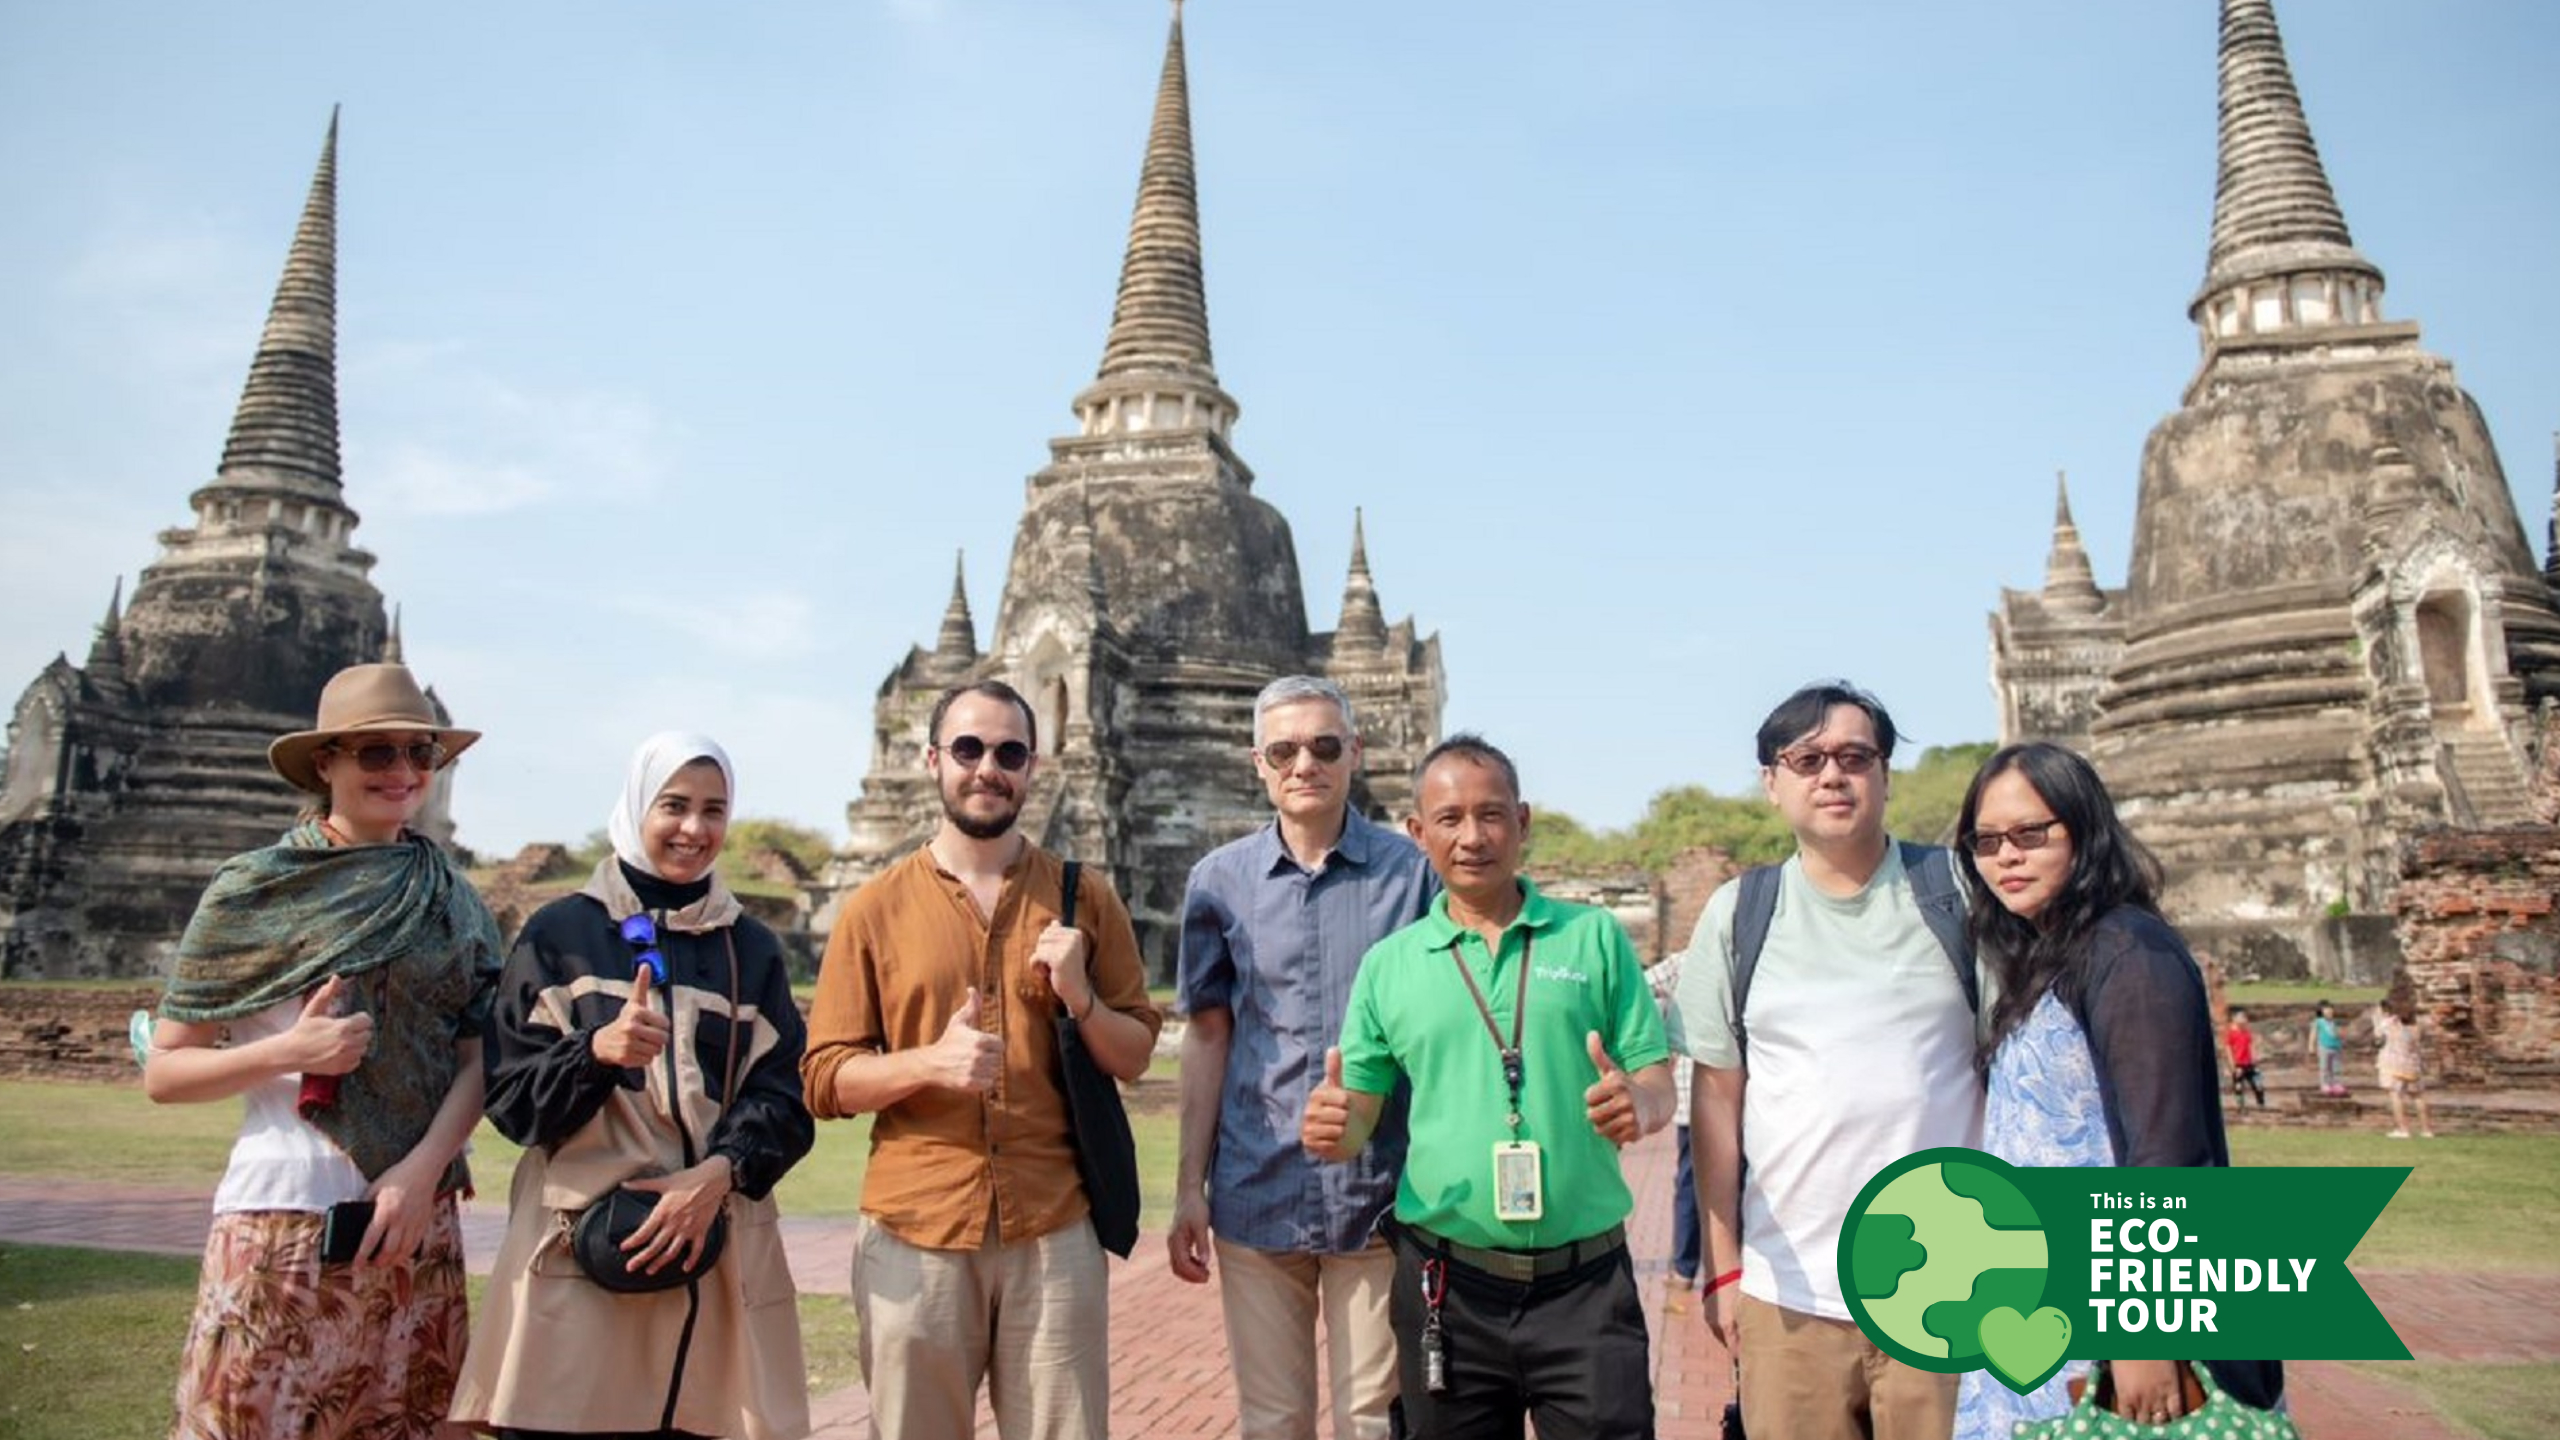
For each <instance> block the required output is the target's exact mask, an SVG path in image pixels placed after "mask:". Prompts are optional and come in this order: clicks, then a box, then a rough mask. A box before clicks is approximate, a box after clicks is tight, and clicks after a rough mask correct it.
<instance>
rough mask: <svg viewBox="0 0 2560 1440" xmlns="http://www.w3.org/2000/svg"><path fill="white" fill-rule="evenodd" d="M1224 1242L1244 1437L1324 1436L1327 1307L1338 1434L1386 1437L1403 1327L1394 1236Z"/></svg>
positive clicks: (1223, 1284) (1222, 1289)
mask: <svg viewBox="0 0 2560 1440" xmlns="http://www.w3.org/2000/svg"><path fill="white" fill-rule="evenodd" d="M1217 1246H1218V1271H1219V1275H1218V1302H1219V1305H1220V1306H1221V1308H1223V1309H1224V1310H1225V1312H1226V1318H1227V1355H1228V1357H1229V1359H1230V1362H1231V1363H1232V1365H1233V1367H1234V1369H1235V1376H1236V1408H1237V1410H1238V1412H1239V1414H1240V1417H1241V1419H1242V1420H1243V1428H1242V1430H1241V1431H1240V1432H1239V1433H1240V1436H1241V1440H1316V1317H1317V1315H1318V1314H1319V1313H1321V1314H1322V1315H1323V1317H1324V1352H1325V1370H1326V1374H1327V1376H1328V1378H1329V1379H1330V1380H1331V1382H1332V1386H1333V1435H1334V1440H1386V1436H1387V1407H1388V1406H1390V1405H1392V1404H1393V1403H1394V1402H1395V1398H1396V1336H1395V1331H1394V1330H1393V1329H1391V1328H1389V1326H1388V1324H1387V1296H1388V1294H1389V1292H1390V1290H1391V1287H1392V1286H1393V1285H1394V1283H1395V1278H1396V1257H1395V1252H1394V1251H1392V1250H1390V1249H1388V1248H1387V1242H1385V1241H1384V1240H1379V1241H1376V1242H1374V1243H1372V1244H1371V1245H1370V1246H1369V1248H1368V1249H1366V1250H1363V1251H1360V1252H1359V1253H1357V1254H1352V1255H1313V1254H1308V1253H1305V1252H1302V1251H1286V1250H1256V1249H1254V1248H1253V1247H1251V1246H1249V1245H1236V1244H1231V1243H1229V1242H1227V1241H1225V1240H1220V1241H1218V1242H1217Z"/></svg>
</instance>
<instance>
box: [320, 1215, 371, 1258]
mask: <svg viewBox="0 0 2560 1440" xmlns="http://www.w3.org/2000/svg"><path fill="white" fill-rule="evenodd" d="M372 1224H373V1202H372V1201H370V1200H341V1201H339V1202H338V1203H337V1204H335V1205H332V1206H330V1207H329V1213H328V1217H327V1218H326V1219H324V1220H322V1221H321V1222H320V1263H321V1264H323V1265H345V1264H348V1263H350V1262H352V1261H353V1260H354V1259H355V1258H356V1247H358V1246H360V1245H362V1244H363V1243H364V1232H365V1230H366V1228H367V1227H368V1226H370V1225H372Z"/></svg>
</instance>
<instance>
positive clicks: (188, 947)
mask: <svg viewBox="0 0 2560 1440" xmlns="http://www.w3.org/2000/svg"><path fill="white" fill-rule="evenodd" d="M479 738H480V736H479V732H477V731H473V730H457V729H455V728H453V727H452V726H450V725H448V724H446V723H444V722H443V721H442V720H441V719H439V718H438V717H437V715H436V712H435V709H434V706H433V705H432V704H431V703H430V702H429V701H428V699H427V697H426V695H425V693H424V692H422V691H421V690H420V689H419V688H418V684H417V681H416V680H415V679H413V678H411V676H410V674H409V672H408V671H407V670H406V669H404V668H402V667H400V666H398V665H358V666H354V667H352V668H350V669H346V670H342V671H340V672H338V674H337V675H335V676H333V677H332V678H331V679H330V681H329V683H328V685H327V686H326V687H325V688H324V689H322V691H321V692H320V711H319V717H318V720H317V723H315V724H314V725H313V727H312V728H311V729H309V730H302V731H296V732H295V733H293V734H290V735H285V736H282V737H280V738H278V739H277V740H276V741H275V742H274V743H273V744H272V745H270V746H269V747H268V748H267V759H268V761H269V763H270V764H272V765H273V766H274V767H275V770H276V773H277V774H279V775H281V776H283V777H284V778H285V780H286V781H288V782H289V783H291V784H292V785H293V786H294V787H295V788H296V789H299V790H301V791H304V792H305V793H307V794H309V795H311V796H312V797H314V798H313V802H312V804H311V805H310V806H309V807H308V808H307V809H306V810H305V811H304V812H303V816H302V819H301V821H300V823H298V824H296V825H295V826H294V828H293V829H292V830H290V831H288V832H286V834H285V835H284V837H283V838H282V839H280V840H278V841H277V842H276V843H275V844H273V845H269V846H267V847H266V848H264V849H261V850H253V851H250V852H249V853H247V854H245V855H237V856H234V857H232V858H231V859H229V860H227V861H225V862H223V865H222V868H221V869H219V870H218V871H216V872H215V873H214V877H213V881H212V883H211V884H210V885H208V886H207V887H206V888H205V892H204V898H203V899H202V900H200V901H199V902H198V903H197V906H196V911H195V914H194V916H193V918H191V919H190V920H189V921H188V922H187V929H186V933H185V935H184V936H183V937H181V938H180V940H179V941H178V954H177V959H176V963H175V965H174V967H173V969H172V972H171V975H170V979H169V988H168V992H167V994H166V996H165V997H164V998H163V1000H162V1002H161V1006H160V1012H159V1016H158V1018H157V1020H156V1021H155V1022H154V1023H153V1024H152V1026H151V1031H150V1040H149V1043H148V1045H147V1047H146V1048H145V1051H144V1054H143V1072H142V1075H143V1089H144V1090H145V1092H147V1093H148V1094H149V1095H150V1096H151V1098H152V1099H153V1100H155V1101H159V1102H161V1103H163V1104H169V1103H192V1102H199V1101H208V1100H222V1099H228V1098H229V1097H231V1096H234V1095H236V1096H239V1097H240V1098H241V1100H242V1101H243V1114H242V1118H241V1125H240V1134H239V1138H238V1139H237V1140H236V1141H234V1142H233V1144H232V1147H231V1158H230V1162H229V1164H228V1166H227V1167H226V1168H225V1169H224V1171H223V1175H222V1181H221V1184H220V1186H219V1187H218V1188H217V1189H216V1190H215V1192H214V1198H213V1228H212V1232H211V1234H210V1235H209V1236H208V1237H207V1239H206V1243H205V1256H204V1272H203V1278H202V1280H201V1281H200V1282H199V1284H198V1287H197V1292H196V1308H195V1317H194V1320H193V1322H192V1323H191V1324H190V1325H189V1327H188V1330H187V1339H186V1349H185V1353H184V1355H183V1357H182V1358H181V1360H180V1362H179V1373H178V1388H177V1398H176V1404H177V1418H176V1421H175V1423H174V1425H173V1427H172V1429H171V1432H170V1433H171V1434H172V1436H174V1437H177V1440H197V1437H203V1440H213V1437H221V1440H250V1437H259V1436H273V1437H284V1436H293V1437H297V1440H301V1437H339V1436H347V1437H352V1436H368V1437H370V1436H399V1437H425V1436H430V1435H435V1434H438V1433H440V1432H441V1431H442V1428H443V1422H444V1415H445V1407H446V1404H447V1402H448V1401H449V1400H450V1399H451V1397H452V1394H453V1386H454V1375H455V1372H456V1370H457V1369H458V1368H459V1367H460V1365H461V1363H462V1354H463V1338H464V1334H465V1331H466V1329H467V1328H468V1323H469V1317H468V1316H467V1314H466V1313H465V1305H466V1302H465V1299H464V1295H463V1266H462V1231H461V1227H460V1222H459V1219H458V1216H457V1214H456V1210H455V1197H456V1196H457V1195H458V1194H460V1193H464V1192H467V1191H468V1190H469V1189H470V1185H471V1177H470V1173H469V1171H468V1170H467V1169H466V1168H465V1167H464V1165H463V1161H462V1151H463V1145H464V1142H465V1141H467V1140H468V1139H469V1138H470V1135H471V1130H472V1127H473V1126H474V1125H475V1124H477V1123H478V1121H479V1118H480V1100H481V1088H480V1022H481V1017H482V1016H483V1015H484V1014H485V1013H486V1011H487V1008H488V1004H489V997H490V994H491V990H492V986H493V984H494V982H495V980H496V978H497V972H498V964H499V952H500V941H499V938H498V928H497V925H496V923H495V922H494V921H492V920H491V919H490V917H489V912H488V910H487V908H486V907H484V906H483V905H482V904H481V903H480V897H479V895H478V894H477V893H475V892H474V891H473V890H472V888H471V886H470V883H469V882H468V881H466V880H465V879H464V878H463V876H462V872H461V871H460V870H459V869H458V868H457V867H456V866H455V865H454V863H453V861H452V860H451V859H450V858H449V857H448V856H447V855H446V854H445V852H444V851H443V850H441V849H439V848H438V847H437V846H436V845H435V843H434V842H433V841H431V840H429V839H427V838H426V837H425V836H423V835H420V834H418V833H417V832H416V831H414V830H412V829H410V828H409V827H410V822H411V821H413V820H415V819H416V818H417V815H418V812H419V810H420V809H421V808H423V807H424V806H425V805H426V803H427V797H428V792H429V789H430V787H431V786H432V785H433V783H434V780H435V776H436V772H438V771H439V770H442V769H443V768H444V767H445V766H447V765H449V764H451V763H452V762H453V759H454V757H455V756H457V755H459V754H461V753H462V752H463V751H464V750H466V749H468V748H470V746H471V743H472V742H473V741H475V740H477V739H479Z"/></svg>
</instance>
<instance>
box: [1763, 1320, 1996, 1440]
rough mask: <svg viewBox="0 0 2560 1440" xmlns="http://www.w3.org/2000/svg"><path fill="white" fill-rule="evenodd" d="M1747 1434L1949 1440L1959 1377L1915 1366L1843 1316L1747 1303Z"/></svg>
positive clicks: (1793, 1439)
mask: <svg viewBox="0 0 2560 1440" xmlns="http://www.w3.org/2000/svg"><path fill="white" fill-rule="evenodd" d="M1741 1326H1742V1428H1743V1429H1744V1430H1745V1431H1747V1432H1749V1433H1750V1436H1751V1440H1867V1437H1870V1436H1872V1437H1873V1440H1947V1436H1948V1434H1949V1433H1950V1432H1952V1431H1953V1430H1954V1429H1955V1423H1956V1377H1955V1376H1953V1375H1933V1374H1931V1373H1929V1372H1928V1371H1926V1370H1915V1369H1913V1368H1912V1367H1911V1366H1908V1365H1905V1364H1903V1363H1902V1362H1901V1361H1899V1360H1896V1359H1894V1358H1893V1357H1892V1356H1890V1355H1887V1354H1885V1353H1884V1352H1883V1351H1881V1350H1878V1349H1877V1348H1876V1347H1875V1344H1874V1342H1872V1341H1870V1340H1868V1339H1867V1337H1866V1336H1865V1335H1863V1334H1860V1333H1859V1331H1858V1327H1857V1326H1855V1325H1852V1324H1850V1323H1849V1322H1848V1321H1846V1320H1825V1319H1823V1318H1822V1317H1820V1316H1818V1315H1807V1314H1803V1313H1802V1312H1799V1311H1795V1310H1786V1309H1781V1308H1780V1307H1778V1306H1775V1305H1772V1304H1770V1303H1769V1302H1767V1301H1765V1300H1755V1299H1753V1298H1751V1297H1750V1296H1748V1295H1745V1296H1743V1297H1742V1301H1741Z"/></svg>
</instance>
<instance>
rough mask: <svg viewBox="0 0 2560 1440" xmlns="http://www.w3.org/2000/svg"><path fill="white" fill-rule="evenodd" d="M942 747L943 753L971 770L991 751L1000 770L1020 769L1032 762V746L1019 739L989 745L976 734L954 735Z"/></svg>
mask: <svg viewBox="0 0 2560 1440" xmlns="http://www.w3.org/2000/svg"><path fill="white" fill-rule="evenodd" d="M941 749H942V753H943V754H945V755H948V756H950V757H951V758H952V759H953V760H956V761H958V762H959V763H960V765H961V766H962V767H963V768H965V769H969V770H975V769H977V768H978V762H979V761H981V760H984V759H986V758H987V756H988V754H989V753H990V752H992V753H993V754H994V755H995V757H996V768H997V769H999V770H1006V771H1013V770H1020V769H1021V768H1022V767H1023V766H1025V765H1028V764H1030V763H1031V747H1030V746H1028V745H1025V744H1023V743H1022V742H1021V741H1019V740H1007V741H1004V742H1002V743H1001V744H997V745H989V744H988V743H987V742H986V741H984V740H981V739H979V738H978V737H977V736H975V735H954V736H952V737H951V738H950V739H948V740H945V741H943V742H942V746H941Z"/></svg>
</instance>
